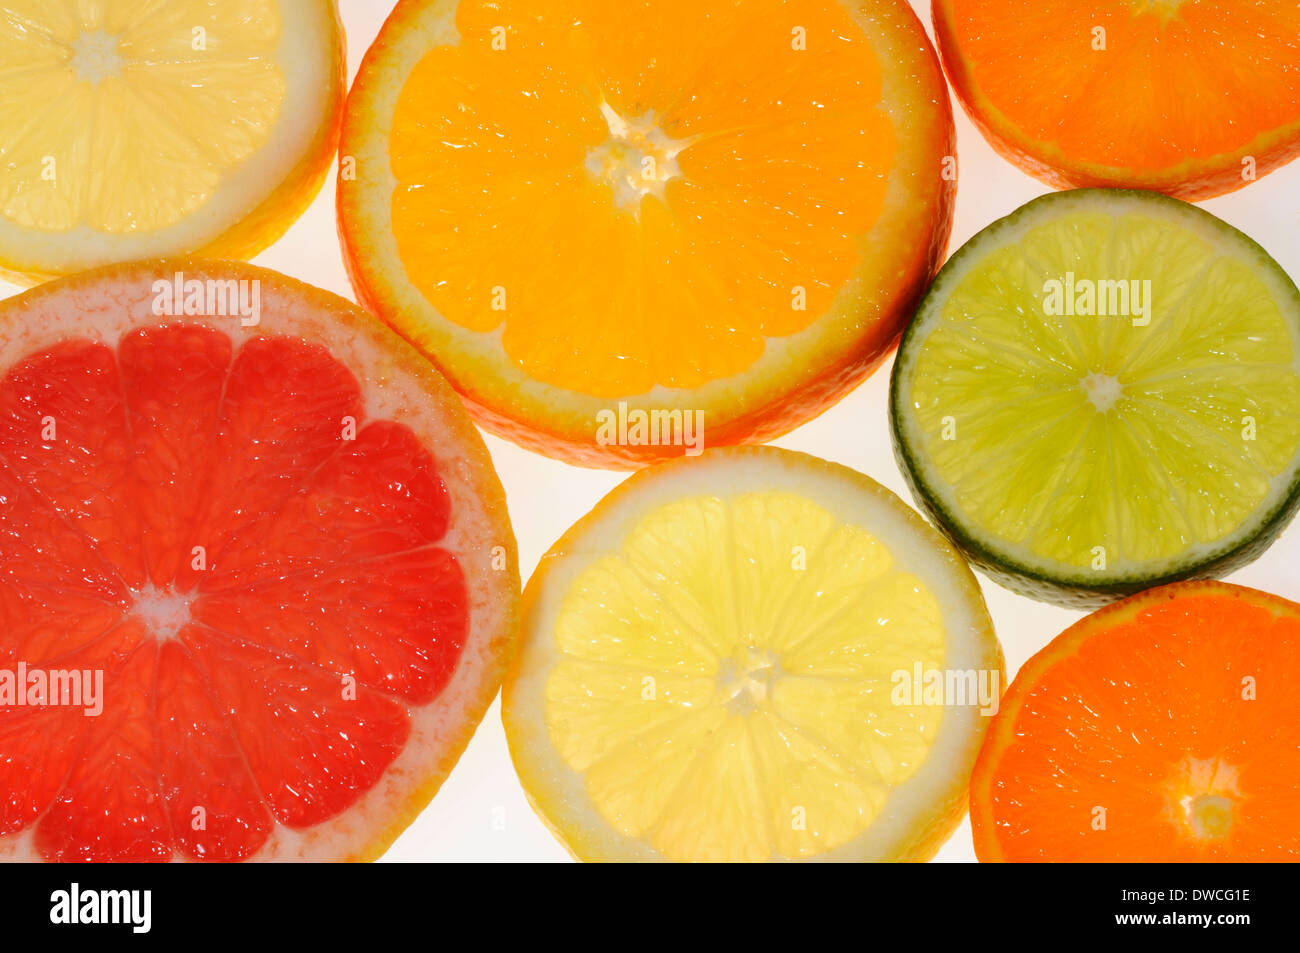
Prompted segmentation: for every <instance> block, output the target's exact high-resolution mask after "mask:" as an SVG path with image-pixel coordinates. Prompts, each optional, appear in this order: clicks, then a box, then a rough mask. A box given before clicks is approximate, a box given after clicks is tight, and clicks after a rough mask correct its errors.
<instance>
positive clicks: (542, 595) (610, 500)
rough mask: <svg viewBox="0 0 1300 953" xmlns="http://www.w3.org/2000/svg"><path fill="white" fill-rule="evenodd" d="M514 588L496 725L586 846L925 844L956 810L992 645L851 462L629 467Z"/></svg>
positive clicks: (846, 847) (561, 830) (946, 576)
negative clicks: (516, 627) (510, 659)
mask: <svg viewBox="0 0 1300 953" xmlns="http://www.w3.org/2000/svg"><path fill="white" fill-rule="evenodd" d="M524 606H525V608H524V619H525V621H524V635H523V643H522V647H521V651H520V654H519V656H518V657H517V660H516V663H515V666H514V668H513V669H512V671H511V673H510V675H509V676H508V678H507V681H506V686H505V690H504V694H503V706H502V713H503V716H504V719H505V726H506V736H507V739H508V740H509V743H510V753H511V755H512V757H513V758H514V762H515V767H516V768H517V769H518V772H519V777H520V780H521V781H522V782H523V785H524V790H525V791H526V792H527V794H528V797H529V799H530V801H531V802H532V804H533V806H534V807H535V808H536V810H537V811H538V813H539V814H540V815H541V816H542V818H543V820H545V821H546V823H547V824H548V825H549V826H550V827H551V829H552V830H553V831H554V832H555V834H556V836H557V837H558V838H559V839H560V840H561V841H562V842H563V843H564V845H565V846H566V847H567V848H568V849H569V850H570V851H571V852H572V853H573V854H574V855H575V856H577V857H578V858H580V859H583V860H674V861H766V860H813V859H821V860H925V859H928V858H929V857H931V856H932V855H933V854H934V852H935V851H937V850H938V849H939V846H940V845H941V844H943V842H944V841H945V840H947V838H948V836H949V835H950V834H951V833H952V830H953V828H954V827H955V826H956V825H957V823H958V822H959V821H960V820H961V817H962V814H963V813H964V811H965V807H966V805H965V801H966V794H965V792H966V788H967V782H968V780H969V777H970V770H971V767H972V765H973V764H974V758H975V755H976V752H977V751H978V748H979V744H980V740H981V738H982V737H983V734H984V729H985V726H986V724H987V722H988V720H989V719H988V718H987V717H986V715H987V714H988V713H991V712H992V711H994V710H996V708H997V704H998V698H999V695H1000V693H1001V686H1002V678H1003V674H1004V669H1003V664H1002V654H1001V650H1000V649H999V647H998V643H997V639H996V638H995V637H994V634H993V628H992V624H991V622H990V621H989V616H988V611H987V609H986V608H985V606H984V600H983V598H982V597H981V595H980V591H979V587H978V585H977V584H976V582H975V579H974V577H973V576H972V575H971V572H970V570H969V569H968V568H967V567H966V564H965V563H964V562H963V561H962V559H961V557H960V556H958V554H957V552H956V551H955V550H954V549H953V548H952V547H951V546H949V545H948V544H947V543H946V542H945V541H944V539H943V538H942V537H941V536H939V534H938V533H936V532H935V531H934V530H933V529H931V528H930V527H929V526H928V525H927V524H926V523H925V521H924V520H922V519H921V518H920V517H919V516H918V515H917V514H916V513H915V512H913V511H912V510H910V509H908V507H907V506H905V505H904V504H903V502H902V501H901V500H899V499H898V498H897V497H896V496H894V495H893V494H892V493H890V492H889V491H888V490H886V489H885V488H884V487H882V486H880V485H879V484H877V483H875V482H874V481H872V480H870V479H868V478H867V477H865V476H863V475H861V474H859V473H856V472H854V471H852V470H849V469H847V468H846V467H841V466H837V465H835V464H831V463H827V462H825V461H822V460H818V459H817V458H815V457H810V456H807V455H805V454H801V453H793V452H790V451H786V450H777V449H775V448H770V447H740V448H730V449H727V448H723V449H714V450H710V451H707V452H706V453H704V454H703V455H702V456H700V457H697V458H692V459H690V460H682V461H675V462H670V463H664V464H660V465H657V466H653V467H650V468H647V469H645V470H642V471H640V472H639V473H637V474H635V475H633V476H632V477H631V478H629V479H628V480H627V481H626V482H624V483H623V484H622V485H621V486H619V487H618V488H617V489H615V490H614V492H612V493H611V494H610V495H609V496H607V497H605V499H603V500H602V501H601V502H600V503H599V504H597V506H596V507H595V509H593V510H592V511H591V513H589V514H588V515H587V516H585V517H584V518H583V519H582V520H581V521H580V522H578V523H577V524H576V525H575V526H574V527H573V528H572V529H570V530H569V532H568V533H566V534H565V535H564V537H563V538H562V539H561V540H560V541H559V542H557V543H556V544H555V546H553V547H552V548H551V550H550V552H548V553H547V554H546V555H545V556H544V557H543V558H542V561H541V563H540V564H539V568H538V570H537V572H536V573H535V574H534V576H533V578H532V579H531V580H530V581H529V583H528V588H527V590H526V592H525V597H524ZM948 686H951V688H952V691H951V692H948V691H947V690H946V689H947V687H948Z"/></svg>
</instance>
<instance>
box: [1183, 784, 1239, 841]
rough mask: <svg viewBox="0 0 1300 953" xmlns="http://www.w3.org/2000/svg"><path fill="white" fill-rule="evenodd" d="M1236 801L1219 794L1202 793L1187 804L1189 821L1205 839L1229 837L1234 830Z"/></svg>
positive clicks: (1195, 831) (1198, 835)
mask: <svg viewBox="0 0 1300 953" xmlns="http://www.w3.org/2000/svg"><path fill="white" fill-rule="evenodd" d="M1234 806H1235V805H1234V802H1233V801H1232V800H1231V799H1230V798H1226V797H1220V796H1219V795H1217V794H1200V795H1197V796H1196V797H1194V798H1192V799H1191V801H1190V802H1189V803H1188V805H1187V823H1188V824H1189V825H1190V826H1191V828H1192V831H1193V833H1195V835H1196V836H1197V837H1199V838H1202V839H1204V840H1214V839H1217V838H1222V837H1227V836H1228V833H1229V832H1230V831H1231V830H1232V812H1233V808H1234Z"/></svg>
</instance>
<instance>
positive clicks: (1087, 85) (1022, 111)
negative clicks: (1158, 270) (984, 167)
mask: <svg viewBox="0 0 1300 953" xmlns="http://www.w3.org/2000/svg"><path fill="white" fill-rule="evenodd" d="M934 26H935V35H936V37H937V39H938V44H939V50H940V52H941V53H942V55H943V61H944V66H945V68H946V69H947V71H948V75H949V77H950V78H951V79H952V82H953V86H954V88H955V90H956V92H957V94H958V96H959V97H960V98H961V100H962V104H963V105H964V106H965V107H966V109H967V111H968V112H969V113H970V115H971V118H972V119H973V120H974V121H975V123H976V125H978V126H979V127H980V129H981V131H982V132H983V133H984V135H985V136H986V137H987V138H988V139H989V140H990V142H991V143H992V144H993V145H994V146H995V147H996V148H997V149H999V151H1001V152H1002V153H1003V154H1005V155H1007V156H1008V157H1009V158H1011V159H1012V160H1013V161H1015V162H1016V163H1018V164H1019V165H1020V166H1021V167H1022V168H1024V169H1025V170H1026V171H1028V172H1031V173H1033V174H1035V175H1037V176H1038V177H1039V178H1042V179H1044V180H1045V181H1047V182H1048V183H1050V184H1052V185H1054V186H1056V187H1058V188H1065V187H1072V186H1102V185H1109V186H1119V187H1126V188H1149V189H1156V190H1159V191H1162V192H1166V193H1168V194H1170V195H1175V196H1178V197H1180V198H1185V199H1201V198H1208V197H1210V196H1212V195H1217V194H1219V193H1222V192H1228V191H1231V190H1233V189H1236V188H1240V187H1241V186H1243V185H1245V184H1247V183H1248V182H1250V181H1253V180H1254V179H1255V178H1257V177H1258V176H1260V175H1264V174H1265V173H1267V172H1269V171H1271V170H1272V169H1274V168H1276V167H1277V166H1280V165H1282V164H1284V163H1285V162H1287V161H1289V160H1291V159H1292V158H1294V157H1295V156H1296V155H1297V153H1300V78H1298V77H1297V74H1296V71H1295V63H1296V62H1297V60H1300V9H1297V8H1296V6H1295V5H1293V4H1284V3H1283V4H1262V3H1255V2H1251V0H1179V2H1164V0H1093V2H1090V3H1074V2H1070V3H1065V2H1059V3H1049V4H1039V5H1036V6H1035V7H1034V8H1031V9H1026V8H1025V5H1024V4H1021V3H1016V2H1013V0H940V2H937V3H935V5H934ZM1027 76H1029V77H1032V81H1029V82H1027V81H1026V77H1027Z"/></svg>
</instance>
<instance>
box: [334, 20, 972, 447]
mask: <svg viewBox="0 0 1300 953" xmlns="http://www.w3.org/2000/svg"><path fill="white" fill-rule="evenodd" d="M342 151H343V153H344V154H345V155H348V156H352V157H354V158H355V160H356V163H357V166H356V168H357V174H356V175H355V176H354V177H353V178H350V179H349V178H344V179H342V180H341V181H340V186H339V198H340V209H339V212H340V222H341V229H342V234H343V242H344V248H345V253H346V256H347V258H348V260H349V267H350V270H351V273H352V277H353V280H354V284H355V285H356V287H357V290H358V294H359V296H360V298H361V299H362V300H363V302H364V303H366V304H367V305H368V306H369V307H370V308H372V310H374V311H376V313H378V314H380V315H381V316H383V317H384V318H385V319H386V320H388V321H389V322H390V323H392V324H393V325H394V326H395V327H396V328H397V329H398V330H399V331H401V333H402V334H403V335H404V336H406V337H407V338H408V339H410V340H411V341H412V342H414V343H415V344H416V345H417V346H418V347H419V348H420V349H421V350H423V351H424V352H425V353H426V354H428V355H430V356H431V357H432V358H433V359H434V360H435V361H436V362H437V363H438V364H439V366H440V367H442V368H443V369H444V370H445V371H446V372H447V373H448V375H449V376H450V378H451V379H452V381H453V383H454V384H455V385H456V386H457V388H458V389H459V390H461V392H462V393H463V394H465V395H466V397H467V398H468V399H469V401H470V404H471V406H472V408H474V409H475V410H476V412H477V414H478V416H479V418H480V420H481V421H483V422H484V423H486V424H487V425H488V426H489V427H491V428H493V429H495V430H497V431H498V432H502V433H504V434H506V435H507V436H510V437H512V438H514V439H516V440H519V441H521V442H523V443H524V444H525V445H527V446H530V447H533V448H535V449H540V450H542V451H544V452H551V453H555V454H558V455H560V456H563V457H567V458H570V459H577V460H579V461H581V462H593V463H604V464H611V463H613V464H622V465H626V464H628V463H636V462H642V461H644V460H647V459H652V458H654V457H657V456H665V455H673V456H675V455H680V454H681V453H682V449H683V448H682V446H681V445H676V446H673V445H649V444H647V445H632V444H627V443H624V444H621V445H620V444H616V443H615V444H608V443H601V442H598V438H597V430H598V420H597V418H598V415H599V414H600V412H601V411H602V410H607V409H610V408H613V407H615V406H617V404H618V403H619V402H620V401H622V402H625V403H627V404H628V405H629V407H630V408H631V409H632V410H634V411H637V410H640V411H649V410H651V409H663V410H669V411H671V410H676V411H699V412H701V413H703V415H704V419H705V426H706V427H708V428H709V431H710V434H711V436H710V438H709V439H710V442H713V443H717V442H723V443H730V442H736V441H737V440H748V439H753V438H757V437H761V436H763V435H771V434H774V433H777V432H781V431H784V430H786V429H789V428H790V427H791V426H793V425H794V424H796V423H798V422H800V421H801V420H803V419H806V418H807V417H809V416H811V415H812V414H814V413H816V412H817V411H818V410H819V409H820V408H821V407H822V406H824V405H825V404H826V403H828V402H829V401H832V400H834V399H835V398H836V397H838V396H839V395H840V394H841V393H842V392H843V391H844V390H845V389H846V388H847V387H849V386H852V384H853V383H855V382H856V381H858V380H860V379H861V377H862V376H863V375H865V374H866V373H867V372H868V370H869V369H870V368H871V367H872V366H874V364H875V363H876V362H877V361H878V360H879V359H880V358H881V356H882V355H883V353H884V352H885V350H886V349H887V348H888V347H889V346H891V345H892V344H893V341H894V337H895V335H896V334H897V331H898V329H899V327H900V325H901V322H902V320H903V319H904V317H905V312H906V309H907V306H908V305H909V304H910V303H912V302H913V301H914V299H915V296H916V294H917V293H918V292H919V290H920V289H921V288H922V287H923V286H924V283H925V281H927V280H928V278H929V277H930V275H931V274H932V270H933V268H934V267H936V264H937V259H938V256H939V255H940V254H941V253H942V249H943V247H944V244H945V242H946V237H947V230H948V215H949V211H950V201H951V193H952V189H953V185H954V183H953V181H952V179H953V175H951V174H948V175H947V176H945V163H944V158H945V157H948V158H949V168H948V172H949V173H952V172H953V171H954V169H955V167H953V166H951V154H952V129H951V118H950V115H949V113H948V109H947V103H946V94H945V91H944V89H943V87H942V84H941V77H940V74H939V72H938V70H937V68H936V62H935V59H934V57H933V56H932V55H931V54H930V53H929V50H928V46H927V41H926V39H925V36H924V34H923V32H922V30H921V28H920V26H919V25H918V24H917V23H916V22H915V21H914V19H913V18H912V16H911V14H910V11H908V10H906V9H905V8H904V5H902V4H899V3H895V2H892V0H891V2H858V0H855V2H840V0H812V2H808V3H801V4H798V5H791V4H788V3H784V2H781V0H755V2H752V3H745V4H735V3H731V2H720V0H704V2H698V0H693V2H688V0H636V2H633V3H631V4H618V5H611V4H609V3H606V2H598V0H559V2H552V3H545V4H543V3H539V2H535V0H511V2H507V3H486V2H480V0H460V2H457V3H449V2H429V0H418V2H417V0H407V2H404V3H400V4H399V5H398V7H397V9H396V10H395V11H394V13H393V15H392V17H391V18H390V20H389V21H388V23H387V24H386V25H385V27H384V30H383V32H382V33H381V35H380V38H379V40H378V41H377V43H376V45H375V46H374V47H373V48H372V49H371V51H370V52H369V53H368V55H367V57H366V60H365V61H364V63H363V65H362V68H361V71H360V74H359V76H358V80H357V83H356V86H355V89H354V92H353V94H352V96H351V99H350V101H349V107H348V118H347V120H346V122H345V133H344V142H343V145H342Z"/></svg>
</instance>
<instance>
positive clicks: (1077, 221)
mask: <svg viewBox="0 0 1300 953" xmlns="http://www.w3.org/2000/svg"><path fill="white" fill-rule="evenodd" d="M890 403H891V408H890V422H891V426H892V430H893V437H894V446H895V449H896V452H897V454H898V458H899V463H900V465H901V467H902V469H903V472H904V474H905V475H906V477H907V479H908V481H909V483H910V484H911V487H912V492H913V495H914V496H915V497H916V499H917V501H918V503H920V504H921V505H922V506H923V507H924V508H925V509H926V510H927V511H928V512H929V514H930V516H931V517H932V518H933V519H934V521H935V522H936V523H937V524H938V525H939V526H940V528H941V529H943V530H944V531H945V532H946V533H947V534H948V535H949V536H950V537H951V538H952V539H953V540H954V542H956V543H957V545H958V546H960V547H961V548H962V549H964V550H965V551H966V553H967V554H968V555H969V556H970V557H971V558H972V560H973V561H974V562H975V563H976V564H977V565H979V566H980V567H982V568H983V569H984V570H985V571H987V572H988V573H989V574H990V575H992V576H993V577H994V578H995V579H997V580H998V581H999V582H1001V583H1003V584H1004V585H1006V586H1008V587H1009V588H1011V589H1014V590H1016V591H1018V592H1021V593H1024V594H1026V595H1031V596H1034V597H1036V598H1042V599H1046V600H1048V601H1052V602H1058V603H1065V604H1069V605H1077V606H1095V605H1097V604H1099V603H1102V602H1106V601H1109V600H1110V599H1114V598H1117V597H1119V596H1122V595H1126V594H1128V593H1131V592H1135V591H1138V590H1141V589H1145V588H1147V587H1150V586H1154V585H1160V584H1163V583H1166V582H1171V581H1174V580H1177V579H1185V578H1190V577H1208V576H1217V575H1221V574H1223V573H1226V572H1229V571H1231V570H1232V569H1235V568H1237V567H1238V566H1240V565H1242V564H1244V563H1245V562H1248V561H1249V560H1250V559H1253V558H1254V557H1255V556H1257V555H1258V554H1259V553H1260V552H1262V551H1263V550H1264V548H1266V547H1267V546H1268V544H1269V543H1270V542H1271V541H1272V540H1273V539H1274V538H1275V537H1276V536H1277V534H1278V533H1279V532H1280V531H1281V530H1282V528H1283V527H1284V526H1285V525H1286V523H1287V522H1288V521H1289V520H1290V518H1291V517H1292V516H1293V515H1294V513H1295V510H1296V507H1297V504H1300V292H1298V291H1297V290H1296V286H1295V283H1294V282H1292V281H1291V279H1290V278H1289V277H1287V275H1286V273H1285V272H1284V271H1283V270H1282V269H1281V267H1279V266H1278V264H1277V262H1275V261H1274V260H1273V259H1272V258H1270V257H1269V256H1268V254H1267V253H1266V252H1265V251H1264V250H1263V249H1262V248H1260V247H1259V246H1258V245H1257V244H1255V243H1254V242H1253V241H1251V240H1250V239H1249V238H1247V237H1246V236H1245V235H1243V234H1242V233H1241V232H1239V231H1237V230H1236V229H1234V228H1232V227H1231V226H1229V225H1228V224H1226V223H1225V222H1222V221H1220V220H1219V219H1217V218H1215V217H1214V216H1213V215H1211V214H1209V213H1208V212H1205V211H1203V210H1202V209H1198V208H1196V207H1194V206H1192V205H1188V204H1186V203H1184V202H1180V201H1178V200H1176V199H1171V198H1168V197H1166V196H1163V195H1158V194H1155V193H1150V192H1131V191H1121V190H1112V189H1079V190H1075V191H1070V192H1059V193H1055V194H1051V195H1046V196H1043V197H1042V198H1038V199H1035V200H1034V201H1032V202H1030V203H1029V204H1027V205H1025V206H1023V207H1022V208H1020V209H1019V210H1017V211H1016V212H1013V213H1012V214H1011V215H1009V216H1007V217H1006V218H1003V219H1000V220H999V221H997V222H994V223H993V224H992V225H990V226H989V227H988V228H986V229H984V230H983V231H982V232H980V233H979V234H978V235H976V236H975V237H974V238H972V239H971V240H970V241H969V242H967V243H966V245H965V246H963V247H962V249H961V250H960V251H959V252H957V254H955V255H954V256H953V257H952V258H951V260H949V262H948V263H947V265H945V266H944V268H943V270H942V271H941V272H940V274H939V276H938V277H937V278H936V279H935V282H934V284H933V285H932V286H931V288H930V290H929V292H928V293H927V295H926V297H925V299H924V300H923V301H922V302H921V306H920V309H919V311H918V312H917V315H916V317H915V318H914V319H913V321H912V323H911V325H910V326H909V327H908V329H907V331H906V332H905V333H904V335H903V340H902V343H901V344H900V345H899V351H898V356H897V358H896V360H895V364H894V373H893V379H892V382H891V391H890Z"/></svg>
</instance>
